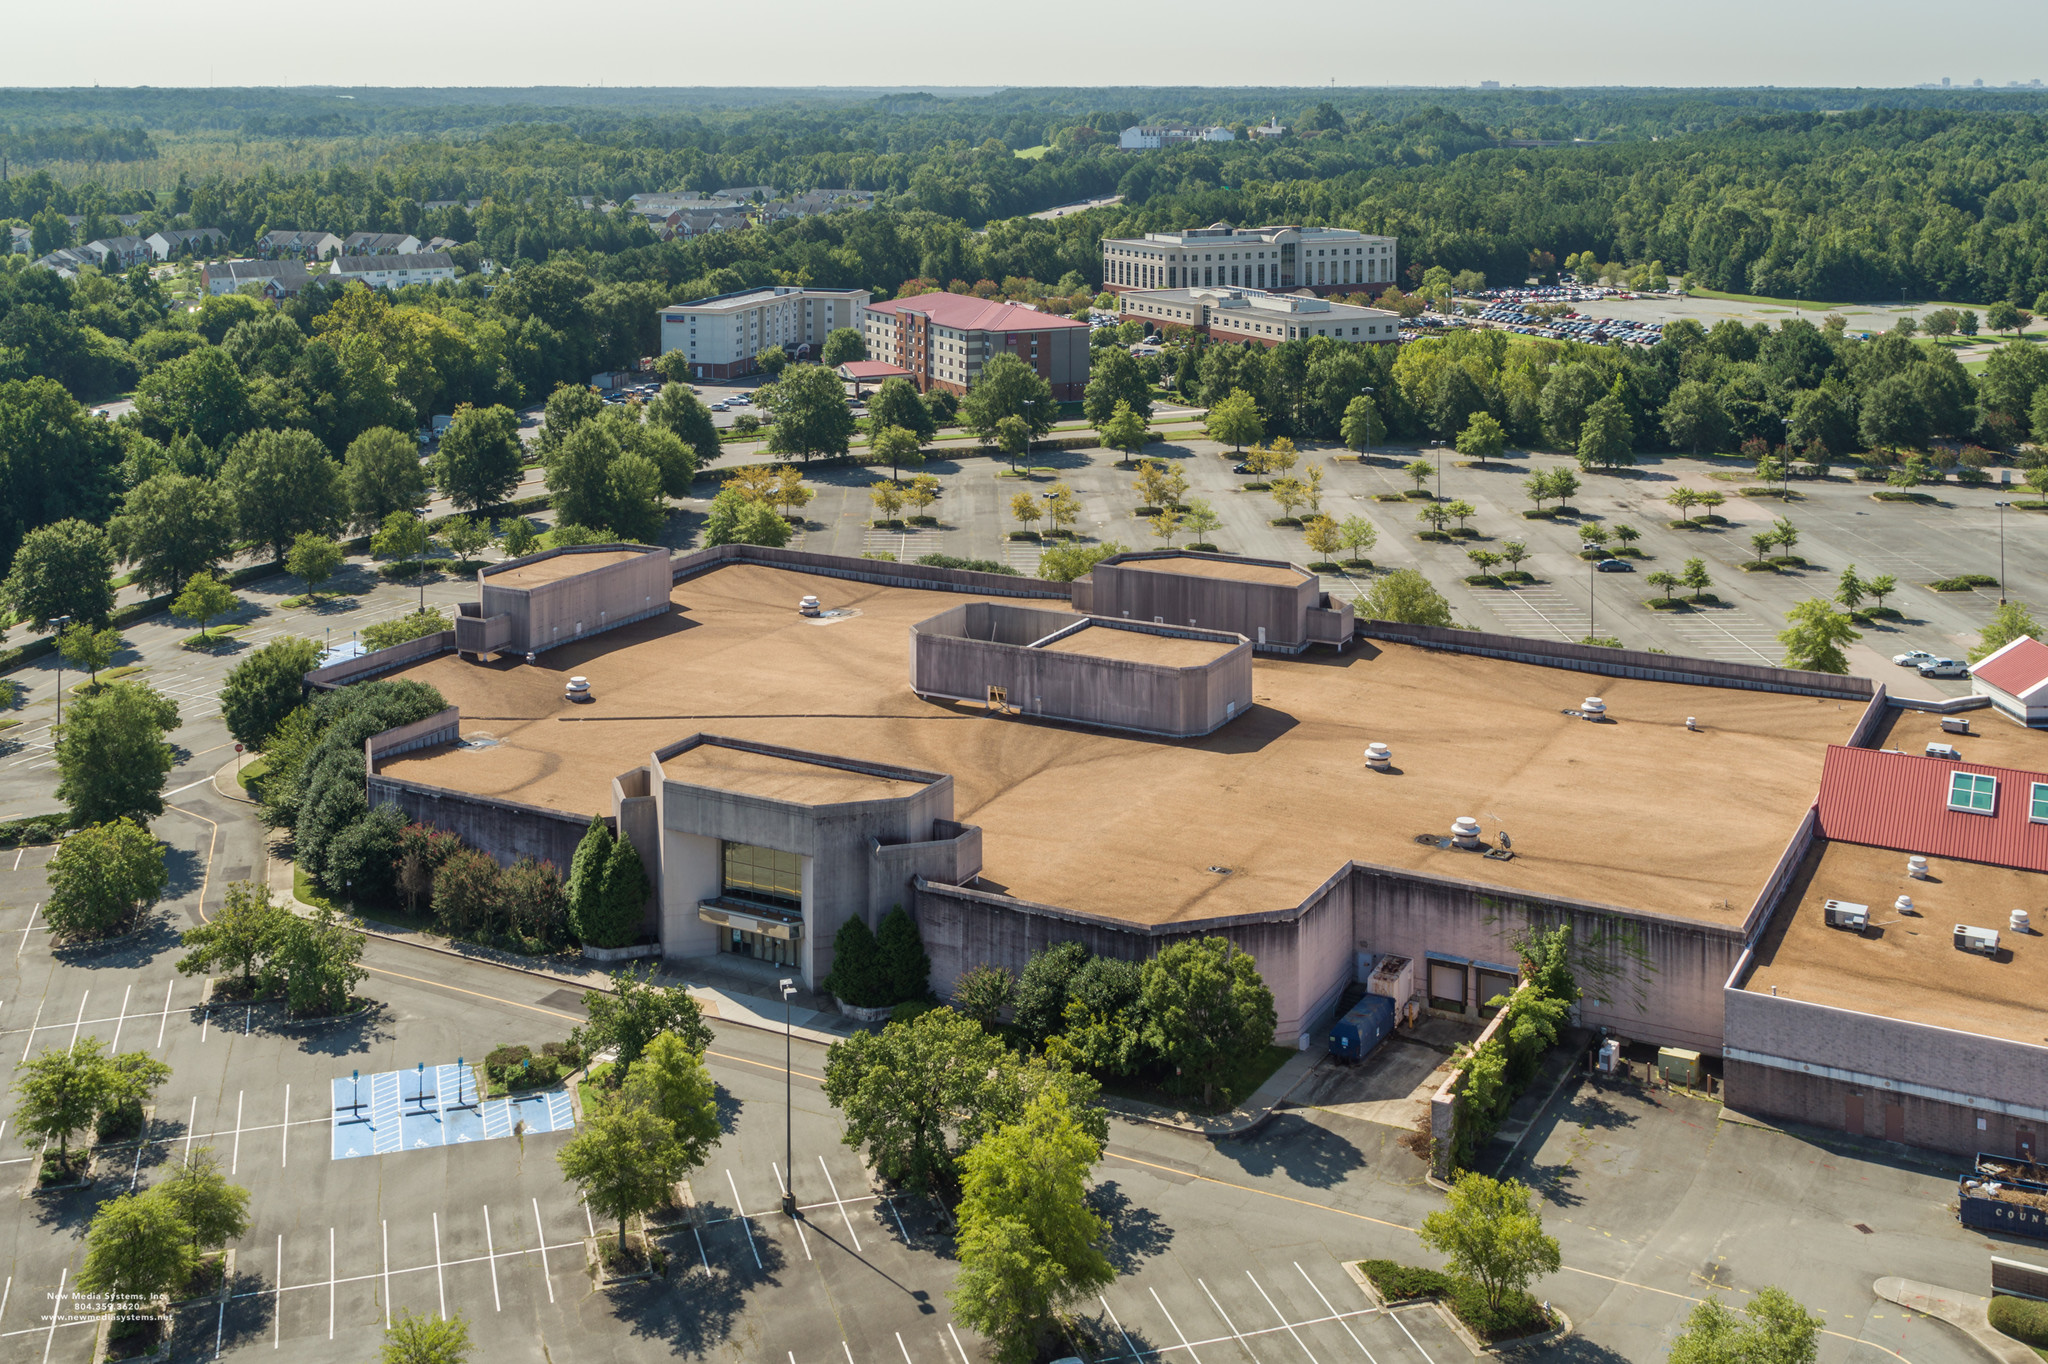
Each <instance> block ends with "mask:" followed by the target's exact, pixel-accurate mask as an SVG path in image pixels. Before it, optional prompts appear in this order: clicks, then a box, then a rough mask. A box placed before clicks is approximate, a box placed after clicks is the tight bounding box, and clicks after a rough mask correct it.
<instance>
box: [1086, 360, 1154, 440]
mask: <svg viewBox="0 0 2048 1364" xmlns="http://www.w3.org/2000/svg"><path fill="white" fill-rule="evenodd" d="M1119 403H1121V404H1123V405H1124V406H1125V407H1127V408H1129V409H1130V410H1131V411H1132V412H1134V413H1136V414H1137V417H1138V421H1139V422H1140V423H1141V424H1142V423H1144V422H1146V421H1149V420H1150V419H1151V416H1152V391H1151V388H1150V387H1149V386H1148V385H1147V384H1146V383H1145V376H1144V374H1143V373H1142V372H1141V371H1140V370H1139V368H1138V362H1137V361H1136V360H1133V359H1132V358H1131V353H1130V352H1129V351H1127V350H1125V349H1124V348H1123V347H1122V346H1098V347H1096V348H1095V350H1094V352H1093V353H1092V354H1091V355H1090V356H1089V360H1088V385H1087V387H1086V388H1085V389H1083V390H1082V393H1081V413H1082V415H1083V416H1085V417H1086V418H1087V419H1088V424H1089V425H1090V426H1092V427H1095V428H1096V429H1097V430H1100V429H1102V427H1103V426H1104V425H1105V424H1106V423H1107V422H1108V421H1109V420H1110V418H1111V417H1112V416H1114V415H1115V413H1116V409H1117V404H1119ZM1105 439H1106V437H1105ZM1110 444H1112V445H1115V442H1114V441H1112V442H1110Z"/></svg>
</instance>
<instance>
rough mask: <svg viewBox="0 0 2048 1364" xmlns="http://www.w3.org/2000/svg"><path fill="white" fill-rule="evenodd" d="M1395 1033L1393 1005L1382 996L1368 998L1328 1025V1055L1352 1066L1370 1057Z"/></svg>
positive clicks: (1392, 1002) (1368, 996)
mask: <svg viewBox="0 0 2048 1364" xmlns="http://www.w3.org/2000/svg"><path fill="white" fill-rule="evenodd" d="M1393 1030H1394V1001H1393V1000H1391V999H1389V998H1387V997H1386V996H1385V995H1367V996H1366V997H1365V998H1364V999H1361V1000H1360V1001H1358V1007H1356V1008H1354V1009H1353V1010H1352V1011H1351V1012H1350V1013H1348V1014H1345V1015H1344V1016H1343V1017H1342V1018H1340V1019H1338V1020H1337V1021H1336V1022H1335V1023H1333V1024H1331V1025H1330V1055H1332V1056H1334V1057H1336V1058H1337V1059H1338V1060H1339V1061H1342V1062H1343V1063H1344V1064H1346V1065H1355V1064H1356V1063H1357V1062H1360V1061H1363V1060H1364V1059H1365V1058H1366V1057H1368V1056H1370V1055H1372V1049H1373V1048H1374V1047H1377V1046H1378V1045H1379V1044H1380V1043H1381V1042H1382V1041H1383V1040H1384V1039H1385V1038H1386V1036H1387V1034H1388V1033H1390V1032H1392V1031H1393Z"/></svg>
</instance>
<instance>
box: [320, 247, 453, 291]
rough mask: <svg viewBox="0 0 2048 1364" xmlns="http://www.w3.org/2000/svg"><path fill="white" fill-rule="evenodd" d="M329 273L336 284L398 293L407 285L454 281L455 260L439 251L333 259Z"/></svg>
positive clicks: (337, 257) (338, 257)
mask: <svg viewBox="0 0 2048 1364" xmlns="http://www.w3.org/2000/svg"><path fill="white" fill-rule="evenodd" d="M329 270H330V272H331V274H332V277H333V279H334V280H335V282H336V283H339V284H348V283H357V284H367V285H369V286H370V287H371V288H372V289H398V288H403V287H404V286H405V285H408V284H439V283H440V282H441V281H442V280H444V279H454V278H455V258H454V257H453V256H450V255H448V254H446V253H445V252H441V251H416V252H413V253H411V254H408V255H403V256H336V257H335V258H334V264H333V265H332V266H330V267H329Z"/></svg>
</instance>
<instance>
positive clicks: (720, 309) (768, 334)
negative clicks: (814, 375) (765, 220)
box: [661, 285, 868, 379]
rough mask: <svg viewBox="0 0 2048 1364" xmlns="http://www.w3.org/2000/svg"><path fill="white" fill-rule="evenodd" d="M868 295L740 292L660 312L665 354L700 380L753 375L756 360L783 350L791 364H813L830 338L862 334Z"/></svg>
mask: <svg viewBox="0 0 2048 1364" xmlns="http://www.w3.org/2000/svg"><path fill="white" fill-rule="evenodd" d="M867 306H868V291H867V290H865V289H826V288H818V287H811V286H784V285H773V286H767V287H763V288H759V289H740V290H737V291H736V292H734V293H730V294H719V295H717V296H716V297H714V298H700V299H697V300H695V301H694V302H690V303H671V304H669V305H668V306H667V307H665V308H663V309H662V310H661V353H662V354H663V355H666V354H668V353H669V352H670V351H677V350H679V351H682V352H683V353H684V354H686V355H688V356H689V357H690V373H691V375H692V376H694V377H696V378H699V379H732V378H737V377H738V376H740V375H742V374H752V373H753V372H754V370H755V368H756V366H755V363H754V357H755V356H757V355H759V354H760V353H761V352H762V351H764V350H767V349H768V348H769V347H770V346H780V347H782V349H783V350H784V351H786V352H788V354H789V357H790V358H791V359H793V360H800V359H811V358H815V356H816V354H817V352H818V350H819V349H820V348H821V347H823V345H824V344H825V338H826V336H827V335H829V334H830V333H832V332H833V331H835V330H837V329H838V328H840V327H852V328H855V329H856V330H859V329H861V328H862V327H863V326H864V325H865V323H866V320H867Z"/></svg>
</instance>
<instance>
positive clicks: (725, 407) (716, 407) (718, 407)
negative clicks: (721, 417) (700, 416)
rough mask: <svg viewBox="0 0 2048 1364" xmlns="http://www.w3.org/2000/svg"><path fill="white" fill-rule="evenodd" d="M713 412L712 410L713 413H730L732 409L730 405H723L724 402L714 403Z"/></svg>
mask: <svg viewBox="0 0 2048 1364" xmlns="http://www.w3.org/2000/svg"><path fill="white" fill-rule="evenodd" d="M711 410H712V411H713V412H725V411H729V410H730V407H729V405H728V404H726V403H723V402H716V403H713V404H711Z"/></svg>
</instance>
